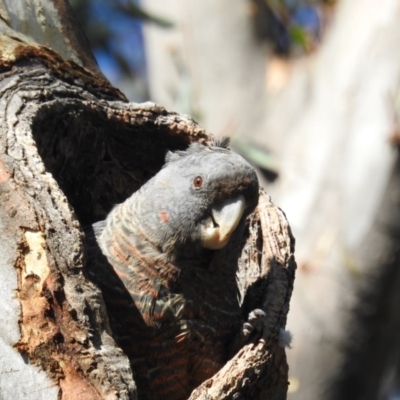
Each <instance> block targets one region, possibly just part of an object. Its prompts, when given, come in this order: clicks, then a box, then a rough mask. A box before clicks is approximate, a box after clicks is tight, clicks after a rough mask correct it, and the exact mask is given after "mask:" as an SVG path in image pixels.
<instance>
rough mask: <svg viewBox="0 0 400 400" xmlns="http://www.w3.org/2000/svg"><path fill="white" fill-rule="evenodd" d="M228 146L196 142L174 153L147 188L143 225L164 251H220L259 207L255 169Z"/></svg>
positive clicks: (144, 191) (144, 197)
mask: <svg viewBox="0 0 400 400" xmlns="http://www.w3.org/2000/svg"><path fill="white" fill-rule="evenodd" d="M227 145H228V141H226V140H225V141H222V142H214V143H213V144H212V145H211V146H210V147H206V146H204V145H201V144H198V143H193V144H192V145H191V146H190V147H189V148H188V149H187V150H186V151H177V152H174V153H171V152H169V153H168V154H167V157H166V164H165V166H164V168H163V169H162V170H161V171H160V172H159V173H158V174H157V175H156V176H155V177H153V178H152V179H151V180H150V181H149V182H148V183H147V184H146V185H145V186H144V187H143V188H142V190H141V192H142V194H141V195H140V197H141V199H142V200H141V204H140V226H141V228H142V229H143V230H144V232H143V233H144V234H145V235H146V237H148V238H149V239H150V240H151V241H152V242H153V244H155V245H157V246H158V247H159V248H160V249H162V251H163V252H169V251H171V249H173V248H174V247H176V246H179V247H180V248H181V247H182V246H184V245H186V244H187V245H193V244H195V245H199V246H200V247H202V248H204V249H208V250H218V249H221V248H223V247H224V246H225V245H226V244H227V243H228V241H229V238H230V237H231V235H232V233H233V232H234V231H235V229H236V227H237V226H238V224H239V223H240V221H241V220H242V219H243V218H245V217H246V216H247V215H248V214H249V213H250V212H251V211H253V209H254V208H255V207H256V205H257V202H258V189H259V188H258V179H257V176H256V173H255V171H254V169H253V168H252V167H251V165H250V164H249V163H248V162H247V161H246V160H244V159H243V158H242V157H241V156H239V155H238V154H236V153H234V152H232V151H231V150H229V149H228V148H227Z"/></svg>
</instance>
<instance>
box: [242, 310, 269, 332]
mask: <svg viewBox="0 0 400 400" xmlns="http://www.w3.org/2000/svg"><path fill="white" fill-rule="evenodd" d="M266 318H267V314H266V313H265V312H264V311H263V310H260V309H259V308H256V309H255V310H253V311H252V312H251V313H250V314H249V317H248V319H247V322H245V323H244V324H243V327H242V333H243V336H244V337H245V338H248V337H249V336H250V335H251V334H252V333H253V332H261V331H262V330H263V328H264V321H265V319H266Z"/></svg>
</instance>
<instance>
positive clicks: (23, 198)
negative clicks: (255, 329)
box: [0, 36, 295, 399]
mask: <svg viewBox="0 0 400 400" xmlns="http://www.w3.org/2000/svg"><path fill="white" fill-rule="evenodd" d="M0 41H1V44H2V46H0V48H1V53H0V73H1V81H0V204H1V207H0V236H1V240H2V244H3V246H2V248H1V249H0V259H2V260H5V261H4V265H3V264H1V263H0V266H1V267H3V266H4V269H1V273H2V275H3V276H2V277H3V280H4V281H5V282H6V283H7V286H6V290H3V291H2V292H1V294H0V297H1V300H0V302H1V303H2V307H3V308H0V312H1V313H2V314H3V313H6V311H5V308H6V307H9V309H11V308H12V309H13V310H14V312H16V311H17V310H19V311H18V313H19V316H18V315H13V317H10V321H11V320H13V321H14V322H12V323H15V320H18V326H19V331H18V332H17V330H16V329H15V327H14V328H12V329H13V331H12V332H13V333H12V335H11V334H10V335H9V336H7V331H6V329H5V325H2V324H0V338H1V339H5V340H4V343H5V344H4V345H3V344H1V343H0V346H4V349H6V350H7V351H8V350H9V348H10V346H14V348H15V354H13V357H14V358H12V359H10V366H11V368H13V365H16V364H15V363H17V361H15V360H17V359H18V354H21V355H22V357H23V358H24V360H25V361H26V362H27V363H29V364H33V365H36V366H37V367H38V368H37V370H39V371H40V370H44V371H45V372H46V374H47V377H48V378H49V379H50V380H49V381H47V382H48V384H49V382H50V384H49V385H53V386H52V388H51V389H49V387H50V386H48V387H47V388H46V389H45V388H43V390H42V392H41V394H42V395H43V396H42V397H40V396H41V394H40V393H39V395H37V396H36V395H34V394H32V396H31V398H34V399H35V398H54V399H55V398H56V397H57V396H58V398H61V399H76V398H79V399H135V398H136V388H135V383H134V381H133V377H132V373H131V370H130V368H129V362H128V359H127V357H126V356H125V355H124V354H123V352H122V351H121V350H120V349H119V348H118V346H117V345H116V344H115V342H114V340H113V338H112V335H111V331H110V328H109V325H108V319H107V315H106V312H105V307H104V303H103V300H102V298H101V294H100V291H99V290H98V289H97V288H96V287H95V286H94V285H93V284H92V283H91V282H90V281H88V280H87V279H86V277H85V252H84V241H83V235H82V230H81V226H82V225H87V224H91V223H93V222H95V221H98V220H100V219H104V218H105V216H106V215H107V213H108V212H109V211H110V209H111V208H112V207H113V206H114V205H115V204H116V203H118V202H121V201H123V200H124V199H126V198H127V197H128V196H130V195H131V194H132V193H133V192H134V191H135V190H137V189H138V188H139V187H140V186H141V185H142V184H143V183H145V182H146V181H147V180H148V179H150V178H151V177H152V176H153V175H154V174H155V173H157V171H158V170H159V169H160V168H161V167H162V165H163V163H164V156H165V153H166V151H167V150H172V151H174V150H178V149H184V148H186V147H187V146H188V145H189V144H190V143H191V142H193V141H198V142H204V143H207V142H208V141H209V140H210V138H211V136H210V135H209V134H208V133H207V132H205V131H204V130H203V129H201V128H200V127H199V126H198V125H197V124H196V123H195V122H194V121H193V120H191V119H189V118H187V117H184V116H180V115H178V114H176V113H173V112H167V111H166V110H165V109H164V108H162V107H160V106H157V105H155V104H152V103H145V104H132V103H126V102H125V101H124V100H125V98H124V96H123V95H122V94H121V93H120V92H119V91H118V90H117V89H115V88H113V87H112V86H111V85H110V84H109V83H108V82H107V81H106V80H105V79H104V78H103V77H102V76H101V75H99V74H96V72H93V71H90V70H89V69H87V68H85V67H84V66H79V64H78V63H76V61H71V60H65V59H63V58H61V56H60V55H58V54H57V53H56V52H55V51H54V50H51V49H50V48H48V47H43V46H40V45H39V44H35V45H31V44H27V43H23V44H21V43H20V42H19V41H18V40H15V39H11V38H9V37H6V36H1V37H0ZM82 65H83V64H82ZM241 241H242V243H243V241H245V245H244V246H243V252H242V255H241V258H240V261H239V265H240V272H239V275H238V277H239V281H240V286H241V288H242V295H243V307H244V309H245V310H247V309H249V310H250V309H254V308H263V309H264V310H266V312H267V315H268V318H267V322H266V325H265V329H264V333H263V336H262V337H259V338H254V343H252V344H249V345H247V346H246V347H244V348H243V349H241V350H240V351H239V353H238V354H237V355H236V356H235V357H234V358H233V359H232V360H231V361H230V362H229V363H228V364H227V365H226V366H225V367H224V368H223V369H222V370H221V371H220V372H218V374H217V375H216V376H214V377H213V378H211V379H210V380H208V381H207V382H205V383H203V385H201V387H200V388H198V389H197V390H196V391H195V392H194V393H193V395H192V397H191V398H193V399H198V398H210V399H211V398H215V399H217V398H218V399H222V398H252V399H258V398H265V396H267V397H268V398H271V399H284V398H285V397H286V390H287V363H286V356H285V351H284V349H282V348H281V347H279V345H278V335H279V329H280V328H283V327H284V326H285V323H286V315H287V312H288V308H289V300H290V295H291V292H292V286H293V279H294V270H295V261H294V257H293V251H294V248H293V247H294V239H293V237H292V235H291V233H290V229H289V227H288V224H287V221H286V218H285V216H284V214H283V213H282V212H281V211H280V210H279V209H278V208H276V207H275V206H274V205H273V204H272V203H271V202H270V199H269V198H268V197H267V196H266V195H264V194H262V195H261V199H260V203H259V206H258V208H257V210H256V212H255V213H254V214H253V215H252V217H251V218H250V219H249V223H248V227H247V229H246V230H245V234H244V236H243V237H242V238H241ZM17 334H18V336H19V338H18V340H15V337H16V335H17ZM0 368H3V365H2V364H1V363H0ZM32 368H36V367H33V366H32ZM35 373H36V372H35ZM21 378H22V379H23V378H24V375H23V374H22V375H21V374H20V375H19V377H18V380H20V379H21ZM0 381H1V377H0ZM37 382H38V380H37V378H35V377H32V378H30V379H29V380H27V381H26V382H25V383H24V384H23V385H22V386H23V387H24V388H25V389H29V387H30V386H32V387H34V386H35V385H36V383H37ZM18 390H22V389H18ZM5 393H6V394H7V393H8V396H9V397H10V396H11V393H12V392H11V391H9V392H5ZM21 393H22V392H21ZM21 396H22V395H21ZM35 396H36V397H35Z"/></svg>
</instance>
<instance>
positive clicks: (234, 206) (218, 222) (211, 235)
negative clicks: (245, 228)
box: [201, 195, 246, 250]
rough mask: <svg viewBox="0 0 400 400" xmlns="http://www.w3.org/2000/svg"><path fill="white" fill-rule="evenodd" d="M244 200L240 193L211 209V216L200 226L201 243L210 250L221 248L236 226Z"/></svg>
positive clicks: (241, 213)
mask: <svg viewBox="0 0 400 400" xmlns="http://www.w3.org/2000/svg"><path fill="white" fill-rule="evenodd" d="M245 208H246V201H245V199H244V197H243V196H242V195H240V196H238V197H235V198H234V199H229V200H226V201H224V202H223V203H220V204H218V205H217V206H216V207H213V208H212V209H211V217H210V218H208V219H207V220H206V222H205V223H204V224H203V226H202V227H201V243H202V245H203V247H205V248H206V249H210V250H219V249H222V248H223V247H224V246H225V245H226V244H227V243H228V240H229V238H230V236H231V235H232V233H233V231H234V230H235V229H236V228H237V226H238V224H239V222H240V219H241V218H242V215H243V212H244V210H245Z"/></svg>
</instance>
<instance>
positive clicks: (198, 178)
mask: <svg viewBox="0 0 400 400" xmlns="http://www.w3.org/2000/svg"><path fill="white" fill-rule="evenodd" d="M202 186H203V178H202V177H201V176H196V178H194V179H193V187H194V188H195V189H200V188H201V187H202Z"/></svg>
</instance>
